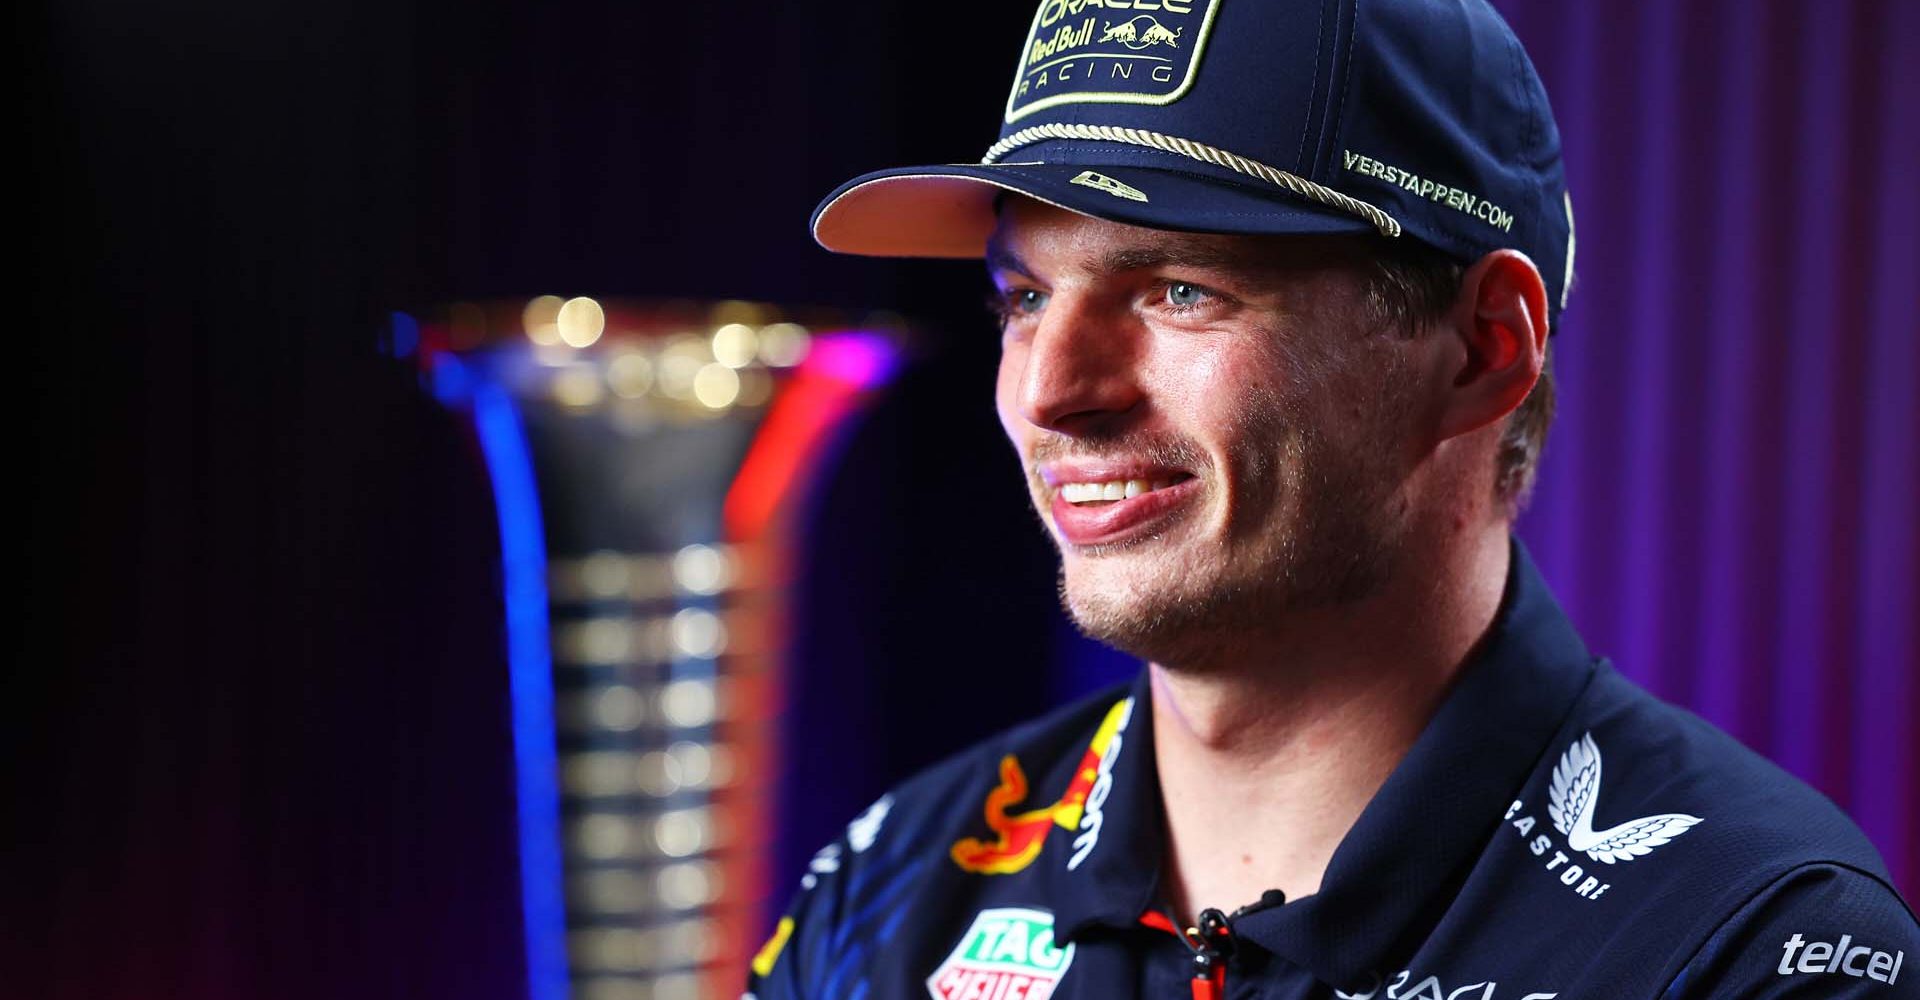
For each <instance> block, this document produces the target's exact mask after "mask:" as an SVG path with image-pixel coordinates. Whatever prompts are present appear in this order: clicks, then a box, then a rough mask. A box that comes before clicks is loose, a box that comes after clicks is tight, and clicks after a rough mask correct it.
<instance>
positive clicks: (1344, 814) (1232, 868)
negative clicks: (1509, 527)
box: [1149, 532, 1510, 920]
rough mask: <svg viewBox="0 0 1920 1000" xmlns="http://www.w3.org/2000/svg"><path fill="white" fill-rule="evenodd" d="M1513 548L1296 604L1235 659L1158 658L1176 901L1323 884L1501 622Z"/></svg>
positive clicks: (1194, 903) (1469, 549) (1183, 903)
mask: <svg viewBox="0 0 1920 1000" xmlns="http://www.w3.org/2000/svg"><path fill="white" fill-rule="evenodd" d="M1509 558H1510V553H1509V549H1508V541H1507V537H1506V535H1505V533H1504V532H1500V533H1498V534H1488V535H1486V536H1485V537H1482V538H1479V539H1476V540H1474V541H1473V542H1472V543H1471V544H1467V545H1462V546H1460V547H1458V548H1457V549H1455V550H1454V551H1451V552H1446V553H1434V554H1433V558H1431V559H1422V560H1419V563H1420V564H1421V565H1422V566H1424V567H1427V570H1426V571H1425V572H1419V573H1412V572H1409V573H1402V574H1400V576H1399V578H1397V579H1396V580H1394V581H1393V582H1391V583H1389V584H1388V586H1386V587H1385V588H1383V589H1382V590H1381V591H1380V592H1379V593H1377V594H1375V595H1372V596H1371V597H1369V598H1367V599H1366V600H1364V601H1361V602H1357V603H1354V604H1350V605H1344V606H1341V607H1338V608H1328V609H1316V610H1313V611H1310V612H1306V613H1301V614H1295V615H1290V616H1288V620H1287V621H1285V622H1283V623H1280V625H1281V627H1280V628H1278V629H1276V630H1275V631H1274V633H1273V636H1272V637H1271V638H1270V639H1268V640H1266V641H1262V642H1260V643H1258V644H1252V645H1249V646H1248V647H1247V648H1246V649H1245V650H1244V651H1243V652H1242V654H1241V655H1239V656H1237V657H1236V658H1235V660H1234V662H1232V663H1226V664H1220V663H1216V664H1210V665H1209V666H1208V667H1207V668H1206V669H1205V670H1182V669H1178V668H1173V667H1168V666H1163V665H1161V664H1158V663H1156V664H1153V665H1152V666H1151V667H1150V668H1149V669H1150V670H1151V672H1152V681H1153V727H1154V757H1155V761H1156V764H1157V765H1158V768H1159V772H1160V787H1161V795H1162V797H1163V799H1164V802H1165V805H1166V816H1167V826H1168V845H1169V848H1168V852H1167V861H1166V864H1167V870H1166V872H1165V875H1166V879H1165V886H1166V897H1167V902H1168V903H1170V904H1171V905H1172V906H1173V907H1174V909H1175V912H1176V913H1177V914H1179V915H1180V916H1181V917H1182V918H1183V919H1189V920H1190V919H1191V918H1192V917H1193V916H1194V915H1195V914H1196V913H1197V912H1198V911H1199V910H1201V909H1203V908H1208V907H1214V908H1219V909H1222V910H1226V911H1229V912H1231V911H1232V910H1234V909H1235V908H1237V907H1239V906H1242V905H1244V904H1247V903H1251V902H1253V901H1254V900H1256V899H1258V898H1259V897H1260V894H1261V893H1262V892H1263V891H1264V890H1267V889H1279V890H1281V891H1283V892H1285V893H1286V894H1287V898H1289V899H1296V898H1299V897H1301V896H1305V895H1308V894H1310V893H1313V892H1315V891H1318V889H1319V887H1320V880H1321V877H1322V875H1323V874H1324V873H1325V871H1326V868H1327V863H1328V861H1329V860H1331V858H1332V857H1333V852H1334V849H1335V848H1336V847H1337V846H1338V845H1339V843H1340V841H1341V839H1342V838H1343V837H1345V835H1346V833H1347V831H1348V829H1350V828H1351V827H1352V826H1353V823H1354V821H1355V820H1357V819H1358V818H1359V816H1360V813H1361V811H1362V810H1363V809H1365V808H1366V805H1367V803H1368V802H1369V801H1371V800H1372V798H1373V796H1374V793H1375V792H1377V791H1379V789H1380V786H1381V785H1382V784H1383V783H1384V782H1385V781H1386V779H1387V776H1388V775H1389V774H1390V773H1392V771H1393V769H1394V767H1395V766H1396V765H1398V764H1399V762H1400V760H1401V758H1403V757H1404V756H1406V753H1407V751H1408V750H1409V749H1410V748H1411V747H1412V746H1413V743H1414V741H1415V740H1416V739H1418V738H1419V735H1420V732H1421V730H1423V729H1424V728H1425V727H1426V724H1427V721H1428V720H1429V719H1431V718H1432V716H1433V713H1434V712H1435V710H1437V709H1438V707H1439V705H1440V702H1441V700H1442V699H1443V698H1444V697H1445V694H1446V691H1447V689H1448V687H1449V685H1450V684H1451V683H1452V681H1453V679H1454V677H1455V676H1456V675H1457V674H1458V672H1459V670H1460V667H1461V666H1462V665H1463V664H1464V662H1465V661H1466V660H1467V658H1468V656H1469V654H1470V653H1471V652H1472V650H1473V647H1474V646H1475V644H1476V643H1478V642H1479V641H1480V639H1481V638H1482V636H1483V635H1484V634H1485V633H1486V631H1487V627H1488V626H1489V625H1490V624H1491V623H1492V621H1493V617H1494V615H1495V613H1496V612H1497V611H1498V609H1499V604H1500V598H1501V594H1502V591H1503V589H1504V586H1505V582H1506V577H1507V564H1508V560H1509Z"/></svg>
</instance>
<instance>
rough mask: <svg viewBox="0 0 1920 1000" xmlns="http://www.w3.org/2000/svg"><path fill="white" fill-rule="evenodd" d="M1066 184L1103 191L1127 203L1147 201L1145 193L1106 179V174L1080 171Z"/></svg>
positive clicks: (1122, 182) (1124, 183)
mask: <svg viewBox="0 0 1920 1000" xmlns="http://www.w3.org/2000/svg"><path fill="white" fill-rule="evenodd" d="M1067 183H1069V184H1082V185H1085V186H1087V187H1090V188H1093V189H1095V190H1099V191H1105V192H1106V193H1108V194H1110V195H1113V196H1114V197H1115V198H1125V199H1127V200H1128V201H1146V200H1147V193H1146V192H1145V191H1142V190H1140V189H1139V188H1137V187H1134V186H1133V185H1131V184H1128V183H1126V182H1125V181H1118V180H1114V179H1113V178H1111V177H1108V176H1107V175H1106V174H1096V173H1094V172H1093V171H1091V170H1082V171H1080V173H1078V174H1077V175H1075V176H1074V178H1073V180H1071V181H1068V182H1067Z"/></svg>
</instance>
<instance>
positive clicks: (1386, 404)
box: [987, 198, 1427, 663]
mask: <svg viewBox="0 0 1920 1000" xmlns="http://www.w3.org/2000/svg"><path fill="white" fill-rule="evenodd" d="M1358 246H1359V244H1357V243H1354V242H1352V241H1347V240H1341V239H1333V238H1318V237H1287V238H1281V237H1235V236H1209V235H1197V234H1182V233H1169V232H1164V231H1159V230H1151V229H1141V228H1137V227H1133V226H1127V225H1123V224H1119V223H1113V222H1105V221H1101V220H1096V219H1091V218H1088V217H1085V216H1081V215H1077V214H1073V213H1070V212H1066V211H1063V210H1060V209H1055V208H1052V207H1049V206H1046V205H1043V204H1040V203H1038V202H1034V201H1030V200H1027V199H1024V198H1015V199H1009V201H1008V203H1007V205H1006V206H1005V207H1004V208H1003V210H1002V211H1001V214H1000V225H999V228H998V230H997V231H996V232H995V234H994V237H993V240H992V242H991V244H990V246H989V249H988V256H987V264H988V268H989V271H990V272H991V274H992V277H993V280H994V283H995V285H996V287H998V289H999V290H1000V303H1001V307H1002V312H1003V315H1004V317H1005V327H1004V333H1003V339H1002V353H1001V362H1000V373H999V380H998V385H997V391H996V403H997V406H998V409H999V414H1000V422H1001V424H1002V426H1003V427H1004V428H1005V429H1006V432H1007V436H1008V438H1009V439H1010V440H1011V441H1012V443H1013V446H1014V448H1015V449H1016V450H1017V451H1018V452H1019V455H1020V459H1021V463H1022V466H1023V467H1024V468H1025V470H1026V472H1027V478H1028V486H1029V489H1030V490H1031V493H1032V497H1033V501H1034V505H1035V507H1036V508H1037V509H1038V511H1039V512H1040V516H1041V519H1042V520H1043V521H1044V522H1045V523H1046V525H1047V527H1048V529H1049V532H1050V534H1051V535H1052V537H1053V539H1054V541H1055V543H1056V544H1057V545H1058V547H1059V549H1060V553H1061V593H1062V597H1063V600H1064V601H1065V603H1066V605H1067V608H1068V610H1069V611H1070V612H1071V614H1072V615H1073V617H1074V619H1075V620H1076V621H1077V622H1078V623H1079V624H1080V626H1081V627H1082V628H1083V629H1084V630H1086V631H1087V633H1088V634H1090V635H1092V636H1093V637H1095V638H1097V639H1101V640H1102V641H1105V642H1108V643H1110V644H1112V645H1114V646H1116V647H1118V648H1121V649H1125V650H1128V651H1129V652H1132V653H1135V654H1136V655H1140V656H1143V657H1146V658H1149V659H1154V660H1158V661H1160V662H1163V663H1166V662H1168V661H1175V662H1198V661H1204V660H1206V659H1209V658H1211V657H1213V656H1215V655H1217V654H1219V653H1220V652H1223V651H1225V650H1227V649H1230V648H1231V647H1232V645H1233V642H1234V637H1235V636H1239V635H1244V634H1247V633H1248V631H1249V630H1253V631H1260V630H1270V629H1272V628H1283V627H1284V623H1283V616H1284V614H1285V612H1287V611H1289V610H1293V609H1300V608H1309V607H1323V606H1327V605H1331V604H1337V603H1340V602H1345V601H1353V600H1357V599H1360V598H1362V597H1365V596H1366V595H1368V594H1369V593H1371V592H1373V591H1374V590H1375V589H1376V588H1377V587H1379V586H1380V584H1381V583H1382V582H1383V581H1384V580H1385V579H1386V578H1387V577H1388V576H1389V575H1390V574H1391V572H1392V569H1393V565H1394V559H1395V556H1396V553H1397V552H1398V550H1399V548H1400V544H1401V541H1402V539H1403V538H1404V536H1405V533H1406V524H1407V513H1406V508H1407V503H1406V500H1405V497H1404V491H1403V488H1402V487H1403V484H1404V482H1405V480H1406V477H1407V474H1408V470H1410V469H1411V468H1412V467H1413V466H1414V464H1416V463H1417V461H1418V458H1419V456H1420V454H1421V453H1422V452H1423V451H1424V449H1425V448H1426V447H1427V444H1426V443H1424V442H1423V441H1422V440H1421V434H1420V432H1419V425H1420V420H1419V416H1420V411H1421V410H1422V405H1421V403H1420V399H1421V392H1420V389H1419V386H1418V384H1417V382H1418V376H1417V375H1416V374H1415V371H1416V369H1417V368H1418V367H1419V365H1417V364H1416V363H1415V361H1414V348H1413V342H1411V341H1409V340H1408V339H1407V338H1405V337H1403V336H1402V335H1401V334H1400V333H1399V332H1398V331H1393V330H1389V329H1387V328H1386V324H1385V323H1384V322H1383V321H1382V319H1381V317H1380V312H1381V310H1380V308H1379V307H1378V305H1377V304H1376V303H1375V302H1374V301H1373V300H1372V299H1371V298H1370V297H1369V295H1368V292H1367V284H1366V279H1365V272H1364V270H1363V263H1362V262H1361V261H1360V259H1359V258H1358V257H1357V253H1356V251H1357V248H1358Z"/></svg>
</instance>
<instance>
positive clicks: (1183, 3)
mask: <svg viewBox="0 0 1920 1000" xmlns="http://www.w3.org/2000/svg"><path fill="white" fill-rule="evenodd" d="M1219 2H1220V0H1041V2H1040V9H1039V10H1038V11H1037V12H1035V13H1034V15H1033V27H1032V28H1031V29H1030V30H1029V31H1028V32H1027V44H1026V45H1025V47H1023V48H1022V49H1021V50H1020V67H1019V69H1017V70H1016V71H1015V72H1014V77H1013V92H1012V93H1011V94H1009V95H1008V97H1007V121H1009V122H1012V121H1017V120H1019V119H1021V118H1024V117H1026V116H1027V115H1030V114H1032V113H1034V112H1035V111H1039V110H1041V109H1043V108H1050V107H1054V106H1056V105H1060V104H1067V103H1072V102H1080V101H1084V102H1091V103H1108V104H1171V103H1173V102H1174V101H1177V100H1179V99H1180V97H1181V96H1182V95H1184V94H1185V93H1186V92H1187V89H1188V88H1189V87H1191V86H1193V78H1194V74H1195V73H1197V72H1198V71H1199V69H1200V57H1201V55H1202V53H1203V51H1204V50H1205V48H1206V44H1207V33H1208V32H1209V31H1210V30H1211V29H1212V28H1213V13H1214V8H1215V7H1217V6H1218V5H1219Z"/></svg>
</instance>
